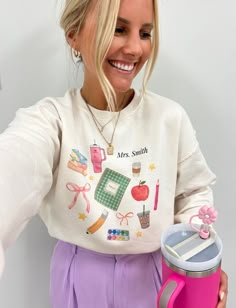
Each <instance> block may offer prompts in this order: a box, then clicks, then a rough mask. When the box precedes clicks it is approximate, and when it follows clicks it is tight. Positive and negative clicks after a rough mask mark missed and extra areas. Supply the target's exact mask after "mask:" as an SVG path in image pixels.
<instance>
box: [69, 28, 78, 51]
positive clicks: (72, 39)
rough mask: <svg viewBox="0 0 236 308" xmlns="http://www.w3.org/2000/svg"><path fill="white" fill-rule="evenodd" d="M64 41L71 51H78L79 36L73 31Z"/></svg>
mask: <svg viewBox="0 0 236 308" xmlns="http://www.w3.org/2000/svg"><path fill="white" fill-rule="evenodd" d="M66 41H67V43H68V44H69V46H70V47H71V48H72V49H75V50H79V35H78V34H77V33H76V32H75V31H71V32H70V33H69V34H68V35H67V37H66Z"/></svg>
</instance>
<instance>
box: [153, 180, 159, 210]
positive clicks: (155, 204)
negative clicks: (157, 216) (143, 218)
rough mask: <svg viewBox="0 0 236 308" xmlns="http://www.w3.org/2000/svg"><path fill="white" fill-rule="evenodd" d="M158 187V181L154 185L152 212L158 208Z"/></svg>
mask: <svg viewBox="0 0 236 308" xmlns="http://www.w3.org/2000/svg"><path fill="white" fill-rule="evenodd" d="M159 186H160V185H159V180H157V183H156V194H155V200H154V208H153V210H154V211H156V210H157V206H158V198H159Z"/></svg>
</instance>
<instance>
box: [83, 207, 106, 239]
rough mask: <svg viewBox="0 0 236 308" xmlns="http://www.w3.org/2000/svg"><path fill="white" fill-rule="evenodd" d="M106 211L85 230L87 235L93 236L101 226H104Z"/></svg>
mask: <svg viewBox="0 0 236 308" xmlns="http://www.w3.org/2000/svg"><path fill="white" fill-rule="evenodd" d="M108 214H109V213H108V211H107V210H104V211H103V212H102V214H101V216H100V217H99V218H98V219H97V220H96V221H95V222H94V223H93V224H92V225H91V226H90V227H89V228H88V229H87V232H86V233H87V234H93V233H95V232H96V231H97V230H98V229H100V228H101V226H102V225H103V224H104V222H105V221H106V219H107V216H108Z"/></svg>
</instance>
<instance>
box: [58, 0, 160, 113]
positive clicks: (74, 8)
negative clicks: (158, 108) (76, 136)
mask: <svg viewBox="0 0 236 308" xmlns="http://www.w3.org/2000/svg"><path fill="white" fill-rule="evenodd" d="M94 1H96V14H97V16H96V17H97V18H96V20H97V24H96V29H95V32H96V33H95V34H96V35H95V38H96V39H95V53H94V61H95V68H96V72H97V76H98V80H99V82H100V85H101V88H102V90H103V93H104V95H105V98H106V101H107V104H108V108H109V109H110V110H115V104H116V94H115V91H114V89H113V87H112V85H111V84H110V82H109V80H108V79H107V77H106V75H105V73H104V70H103V61H104V59H105V57H106V54H107V52H108V50H109V47H110V45H111V43H112V40H113V37H114V32H115V27H116V22H117V17H118V12H119V8H120V0H66V1H65V7H64V10H63V13H62V15H61V20H60V25H61V27H62V29H63V30H64V33H65V36H66V37H68V35H69V34H71V33H73V34H77V33H79V32H80V30H81V29H82V27H83V24H84V21H85V19H86V16H87V14H88V13H89V10H90V5H91V4H92V3H94ZM153 25H154V27H153V33H152V50H151V55H150V58H149V59H148V61H147V63H146V68H145V74H144V78H143V85H142V88H143V93H144V92H145V89H146V84H147V82H148V80H149V78H150V76H151V74H152V71H153V68H154V65H155V62H156V58H157V54H158V45H159V41H158V38H159V31H158V6H157V0H153Z"/></svg>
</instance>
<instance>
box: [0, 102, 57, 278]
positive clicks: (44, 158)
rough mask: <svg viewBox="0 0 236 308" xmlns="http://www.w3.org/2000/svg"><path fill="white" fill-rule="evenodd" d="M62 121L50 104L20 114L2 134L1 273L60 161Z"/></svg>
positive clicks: (0, 155) (0, 153) (0, 197)
mask: <svg viewBox="0 0 236 308" xmlns="http://www.w3.org/2000/svg"><path fill="white" fill-rule="evenodd" d="M59 136H60V119H59V116H58V113H57V111H56V109H55V107H54V106H53V104H52V103H50V102H40V103H38V104H36V105H35V106H33V107H30V108H27V109H22V110H19V111H18V112H17V115H16V118H15V119H14V121H13V122H12V123H11V124H10V125H9V127H8V129H7V130H6V131H5V132H4V133H3V134H1V135H0V274H1V271H2V270H3V267H4V259H3V257H4V255H3V252H4V250H5V249H6V248H7V247H8V246H9V245H11V244H12V243H13V242H14V241H15V240H16V238H17V237H18V236H19V234H20V233H21V231H22V230H23V228H24V227H25V225H26V224H27V223H28V221H29V220H30V218H31V217H32V216H34V215H35V214H37V213H38V211H39V208H40V205H41V203H42V200H43V198H44V197H45V195H46V194H47V192H48V191H49V190H50V187H51V185H52V180H53V170H54V168H55V167H56V163H57V160H58V158H59V148H60V137H59Z"/></svg>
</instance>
